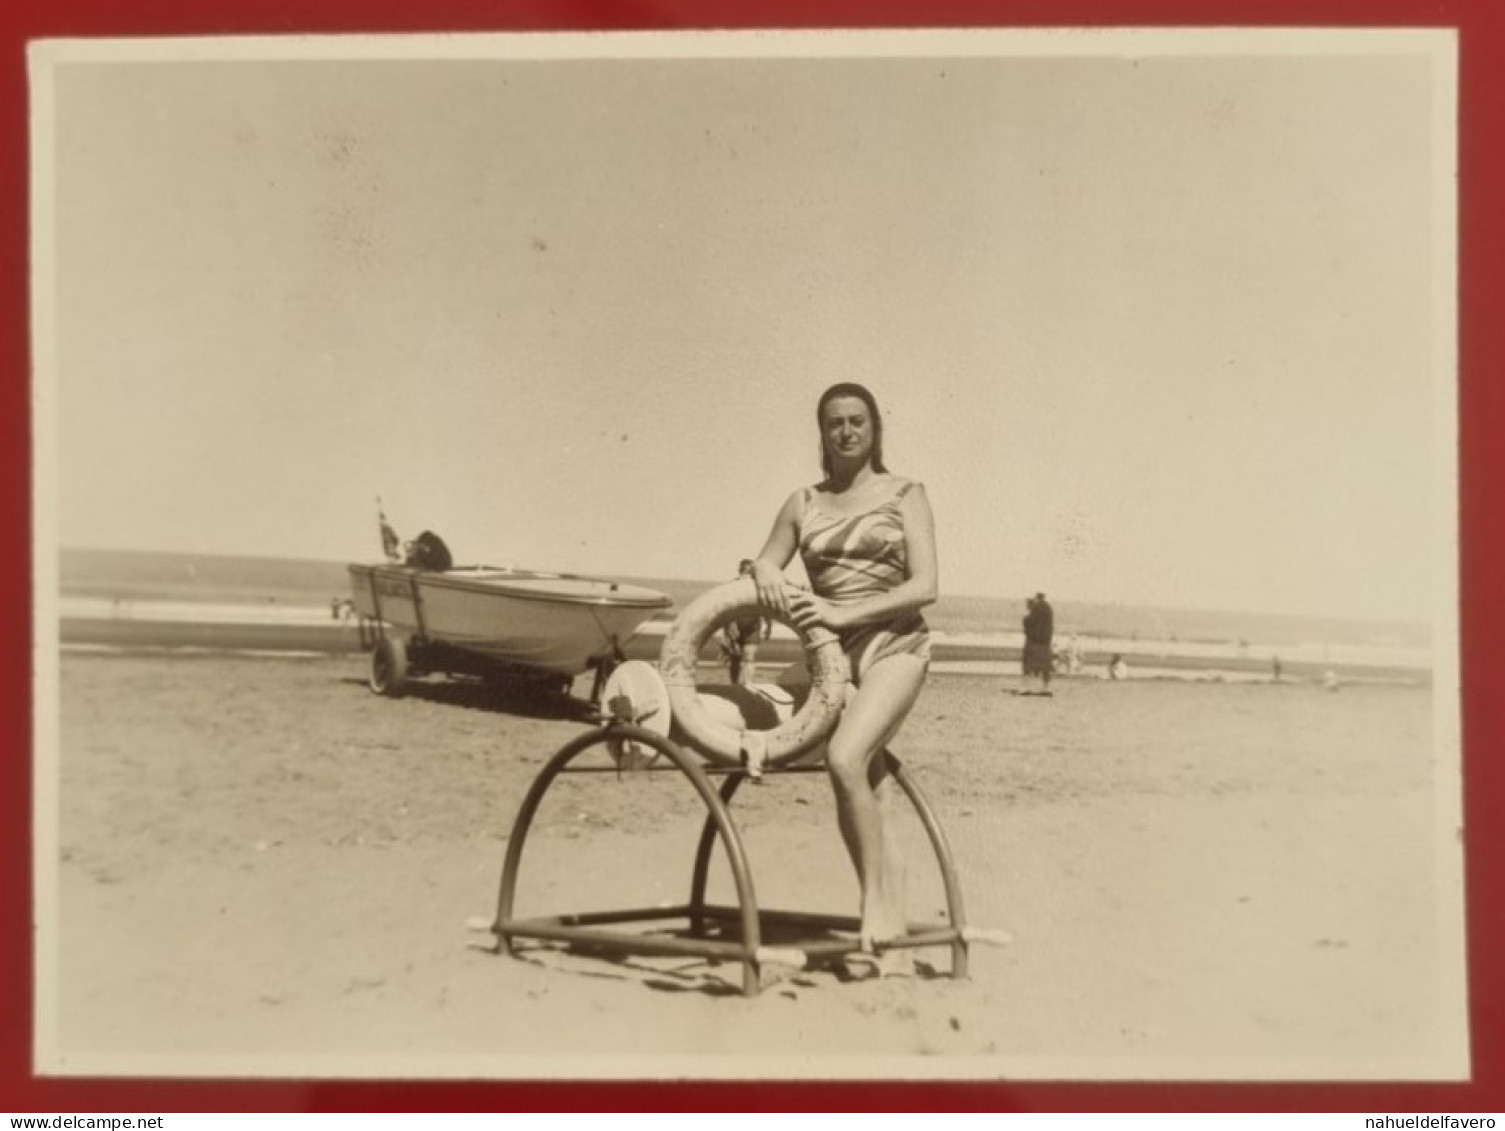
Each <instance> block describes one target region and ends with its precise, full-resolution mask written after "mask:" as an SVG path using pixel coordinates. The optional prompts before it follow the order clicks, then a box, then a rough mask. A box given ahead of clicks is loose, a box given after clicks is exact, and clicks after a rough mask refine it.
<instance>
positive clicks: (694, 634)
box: [658, 578, 850, 766]
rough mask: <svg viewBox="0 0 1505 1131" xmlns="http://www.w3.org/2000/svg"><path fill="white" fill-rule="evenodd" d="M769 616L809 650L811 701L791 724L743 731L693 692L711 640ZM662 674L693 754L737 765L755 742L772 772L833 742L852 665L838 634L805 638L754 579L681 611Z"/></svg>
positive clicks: (819, 632) (662, 655) (710, 593)
mask: <svg viewBox="0 0 1505 1131" xmlns="http://www.w3.org/2000/svg"><path fill="white" fill-rule="evenodd" d="M750 616H762V617H771V618H773V619H774V620H778V621H781V622H783V623H784V624H787V625H789V626H790V627H791V628H794V629H795V631H796V632H797V633H799V636H800V639H801V641H802V642H803V643H804V645H805V657H806V661H807V663H808V665H809V668H810V679H811V684H810V695H809V698H807V699H806V700H805V703H804V705H803V706H802V707H801V708H800V709H799V710H798V711H797V712H795V715H794V717H793V718H792V719H789V720H788V721H787V722H784V723H781V724H780V725H779V726H777V727H775V728H773V729H772V730H767V731H740V730H735V729H733V728H732V727H730V726H728V725H726V724H725V723H722V722H719V721H717V720H716V719H714V718H712V717H711V716H710V714H709V713H708V712H707V711H706V709H705V707H704V706H703V705H702V704H701V702H700V699H699V696H698V695H697V693H696V690H695V665H696V663H697V662H698V660H699V658H700V650H701V649H702V648H704V647H705V645H706V642H707V641H709V640H710V639H711V636H712V635H713V634H714V633H716V632H717V631H718V630H720V629H721V627H722V626H723V625H726V624H728V623H730V622H731V621H734V620H745V619H747V618H748V617H750ZM658 667H659V674H660V675H662V676H663V679H664V686H665V687H667V688H668V690H669V706H670V709H671V710H672V711H673V714H674V725H675V727H676V728H677V729H678V730H679V731H680V732H681V734H682V736H683V738H684V740H685V742H686V744H687V745H689V746H690V747H691V748H692V749H694V750H695V751H697V752H698V753H700V754H703V755H704V756H705V757H707V758H709V759H710V760H711V761H713V762H719V763H722V764H723V765H733V766H735V765H740V764H742V763H743V762H744V761H746V756H747V754H748V750H747V742H748V739H749V737H750V736H755V737H754V739H753V740H754V741H756V742H757V743H758V744H759V746H760V749H759V751H758V755H759V756H758V758H757V761H758V762H760V763H762V764H766V765H769V766H779V765H783V764H785V763H788V762H792V761H794V760H795V759H797V758H799V757H800V756H801V755H804V754H808V753H809V752H810V751H811V750H814V749H815V748H816V747H817V746H819V745H820V744H821V743H822V742H824V741H825V740H826V739H827V738H829V737H830V736H831V732H832V731H833V730H835V729H836V723H837V721H838V720H839V719H840V717H841V710H842V707H843V706H844V705H845V703H846V688H847V681H848V673H849V670H850V669H849V666H848V663H847V658H846V654H845V653H844V652H842V650H841V641H840V639H839V638H838V637H837V636H836V634H835V633H833V632H830V631H828V630H826V629H822V628H817V629H814V630H812V631H810V632H808V633H807V632H804V631H802V630H800V629H799V628H798V627H797V626H795V625H794V624H793V622H791V621H790V620H789V619H788V618H787V617H783V616H780V615H779V614H778V613H777V612H775V611H774V610H773V609H771V608H769V607H768V606H767V605H764V604H762V603H761V602H760V601H759V600H758V590H757V586H756V585H755V584H754V583H753V580H752V579H751V578H741V579H739V580H737V581H729V582H727V583H726V584H724V585H718V586H716V587H715V588H714V589H710V590H707V591H706V592H704V593H702V594H701V595H700V596H699V597H696V598H695V600H693V601H691V602H690V603H689V604H688V605H686V606H685V607H684V610H683V611H682V612H681V613H680V614H679V616H677V617H676V618H675V619H674V623H673V624H671V625H670V626H669V631H668V633H667V634H666V635H665V637H664V644H663V648H662V650H661V651H660V652H659V661H658Z"/></svg>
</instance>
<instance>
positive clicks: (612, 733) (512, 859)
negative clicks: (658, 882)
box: [492, 723, 762, 996]
mask: <svg viewBox="0 0 1505 1131" xmlns="http://www.w3.org/2000/svg"><path fill="white" fill-rule="evenodd" d="M613 738H622V739H628V740H631V741H634V742H639V743H642V744H644V745H647V746H651V747H652V748H653V749H655V750H657V751H658V752H659V753H660V754H663V755H664V756H665V757H667V758H668V759H669V761H670V762H672V763H673V764H674V767H675V768H676V769H678V770H679V771H680V772H681V773H683V774H684V775H685V776H686V777H687V778H689V779H690V783H691V784H692V785H693V786H694V787H695V792H696V793H698V794H699V795H700V799H701V802H702V803H703V804H704V805H705V806H706V809H707V810H708V816H707V818H706V821H707V824H706V827H707V828H708V829H713V830H714V833H715V834H718V835H720V837H721V840H722V843H723V844H724V845H725V848H726V858H727V863H728V864H729V865H730V866H731V870H732V879H733V882H734V883H735V884H736V888H737V903H738V907H739V910H740V915H741V921H742V943H741V946H740V947H739V948H738V951H737V953H738V954H739V955H740V957H741V960H742V991H743V993H744V994H747V995H748V996H752V995H754V994H756V993H757V992H758V990H759V989H760V988H761V977H760V973H759V969H758V957H757V955H758V950H759V948H760V947H761V946H762V937H761V933H760V929H759V918H758V899H757V894H756V892H755V891H754V889H753V881H752V872H751V871H750V870H749V868H748V866H747V853H746V852H745V851H744V849H743V847H742V839H741V837H740V836H739V835H738V833H737V829H736V826H734V825H733V824H732V820H731V814H730V812H729V811H728V810H727V807H726V803H725V801H724V800H723V799H722V797H721V796H720V795H719V794H718V793H717V791H716V789H715V788H714V787H713V786H712V785H711V782H710V779H709V778H708V777H707V776H706V774H705V771H704V770H703V769H701V767H700V764H699V762H698V761H696V759H695V758H694V757H693V756H692V755H689V754H687V753H685V751H684V750H683V749H682V748H681V747H680V746H678V745H677V744H675V743H673V742H671V741H669V740H668V739H667V738H664V737H662V736H660V735H657V734H654V733H653V732H652V731H648V730H644V729H643V728H642V727H635V726H628V725H623V724H619V723H613V724H609V725H607V726H604V727H598V728H596V729H595V730H592V731H589V732H587V733H585V734H583V735H580V736H579V737H578V738H575V739H574V740H572V741H570V742H568V743H566V744H565V745H564V746H563V747H561V748H560V750H559V751H558V753H556V754H555V755H554V756H553V757H552V758H550V759H549V760H548V762H547V763H545V764H544V767H543V769H542V770H540V771H539V773H538V776H537V777H536V778H534V779H533V784H532V786H531V787H529V789H528V793H527V795H526V796H525V797H524V798H523V803H522V806H521V807H520V808H519V809H518V813H517V818H516V820H515V821H514V822H513V826H512V837H511V839H510V840H509V841H508V844H507V855H506V859H505V861H504V862H503V865H502V879H501V889H500V892H499V893H498V896H497V912H496V921H495V922H494V923H493V924H492V931H493V933H494V934H495V935H496V936H497V939H498V942H499V948H500V949H501V950H502V951H503V952H504V953H507V954H511V953H512V940H511V936H510V934H509V932H508V926H509V924H510V923H512V921H513V920H512V908H513V903H514V900H515V897H516V894H517V875H518V870H519V868H520V866H521V862H522V855H523V845H524V842H525V841H526V839H527V836H528V830H529V828H530V827H531V825H532V822H533V818H534V816H535V815H536V813H537V811H538V807H539V804H540V803H541V802H542V800H543V796H544V794H545V793H547V792H548V789H549V787H550V786H551V785H553V783H554V780H555V779H556V778H557V777H558V776H559V774H560V773H561V772H562V771H563V770H564V768H565V766H567V765H568V764H569V763H570V762H571V761H573V760H574V759H575V758H576V757H578V756H579V755H580V754H581V753H582V752H584V751H585V750H588V749H589V748H590V747H592V746H596V745H598V744H601V743H604V742H607V741H609V740H611V739H613ZM728 796H730V791H728ZM705 836H706V834H705V833H704V832H703V833H702V839H704V838H705ZM704 855H705V857H706V859H707V861H708V860H709V857H710V848H709V846H707V847H706V848H705V850H704ZM701 905H702V906H703V905H704V902H703V892H702V904H701ZM519 926H521V924H519ZM519 933H520V934H522V935H524V936H526V935H527V933H528V932H527V931H526V930H521V931H520V932H519ZM622 948H623V949H624V950H630V949H631V941H630V939H623V940H622Z"/></svg>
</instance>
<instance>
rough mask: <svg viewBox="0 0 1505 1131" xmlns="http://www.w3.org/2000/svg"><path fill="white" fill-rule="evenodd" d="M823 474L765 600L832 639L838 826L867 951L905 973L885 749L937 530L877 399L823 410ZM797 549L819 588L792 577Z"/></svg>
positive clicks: (837, 389)
mask: <svg viewBox="0 0 1505 1131" xmlns="http://www.w3.org/2000/svg"><path fill="white" fill-rule="evenodd" d="M815 419H816V424H817V426H818V427H819V434H820V462H821V470H822V471H824V473H825V477H824V478H823V479H822V480H821V481H820V482H819V483H817V484H815V485H814V486H811V487H802V488H800V489H799V490H797V491H795V492H794V493H793V494H792V495H790V496H789V498H788V499H787V500H786V501H785V503H784V505H783V507H782V508H780V510H779V514H778V517H777V518H776V519H774V524H773V530H772V531H771V532H770V533H769V535H768V540H767V542H766V543H765V544H764V546H763V549H762V550H761V551H760V552H759V553H758V556H757V559H756V560H755V561H754V562H753V565H752V577H753V581H754V582H755V583H756V584H757V588H758V599H759V600H760V601H761V602H763V603H764V604H765V605H768V606H769V607H770V608H773V609H776V610H778V611H779V613H780V614H781V615H788V616H791V617H792V619H793V620H794V623H795V624H797V625H798V626H799V627H800V628H801V629H802V630H809V629H813V628H825V629H829V630H830V631H832V632H834V633H836V635H837V636H838V637H839V638H840V640H841V647H842V650H843V652H844V653H845V654H846V657H847V659H848V661H849V663H850V665H851V678H852V686H853V688H854V689H855V690H854V692H853V693H852V694H851V696H850V698H849V700H848V702H847V705H846V708H845V710H843V712H842V714H841V720H840V722H839V723H837V726H836V730H835V732H834V733H833V734H832V735H831V738H830V740H829V742H828V743H827V746H826V769H827V772H828V774H829V775H830V779H831V785H832V788H833V790H834V792H835V795H836V813H837V825H838V827H839V828H840V830H841V836H842V839H843V841H845V843H846V847H847V852H848V854H849V855H850V856H851V858H852V863H853V865H854V866H855V868H856V871H857V881H858V884H859V885H860V887H861V892H862V899H861V919H860V925H859V931H858V938H859V944H860V947H861V951H862V952H863V953H864V954H865V955H866V956H867V960H868V961H870V962H871V963H872V964H873V965H874V966H876V967H877V968H878V971H879V973H882V974H889V973H895V974H897V973H904V972H905V971H906V967H907V966H908V962H907V957H908V953H909V952H908V951H904V950H885V951H883V953H882V954H879V953H878V950H879V948H880V947H881V946H882V944H883V943H885V942H887V941H890V940H892V939H895V938H898V937H900V936H902V935H903V934H904V933H905V931H906V930H907V920H906V915H905V909H904V901H903V892H902V886H903V883H902V881H903V857H902V855H901V853H900V851H899V848H898V842H897V840H896V839H895V838H894V828H893V822H892V821H887V820H885V819H884V816H883V808H884V805H885V801H886V799H887V798H888V797H890V796H892V795H894V793H895V792H896V788H897V787H896V785H895V783H894V781H893V778H892V775H891V774H889V772H888V767H887V761H886V758H885V757H884V751H885V749H886V748H887V746H888V743H889V742H890V741H892V739H893V737H894V734H895V733H896V732H897V731H898V730H899V728H900V726H902V725H903V722H904V720H905V718H906V717H907V716H908V715H909V712H910V709H911V708H912V707H913V706H914V703H915V700H916V699H917V698H918V697H919V694H920V690H921V688H923V687H924V685H925V673H926V670H927V669H928V667H929V664H930V630H929V628H928V627H927V626H926V624H925V618H924V617H923V616H922V615H921V613H920V610H921V609H923V608H924V607H925V606H927V605H929V604H931V603H933V602H934V601H935V599H936V593H937V568H936V552H935V524H934V519H933V517H932V515H931V511H930V501H929V499H928V498H927V497H926V494H925V488H924V486H923V485H922V484H921V483H919V482H917V481H916V480H913V479H906V478H903V477H902V476H898V475H894V474H892V473H890V472H889V470H888V469H887V468H886V467H885V466H884V464H883V418H882V416H881V415H880V414H879V411H878V404H877V401H876V400H875V399H874V397H873V394H872V393H870V392H869V391H868V390H867V389H865V388H864V387H863V386H861V385H857V384H853V383H849V382H844V383H842V384H838V385H832V386H831V387H830V388H829V389H827V390H826V391H825V392H824V393H822V394H821V397H820V400H819V402H818V403H817V405H816V410H815ZM796 552H798V553H799V555H800V559H801V561H802V562H803V563H804V566H805V572H806V574H807V575H808V576H809V578H810V585H811V590H809V591H807V590H804V589H800V588H797V587H795V586H793V585H790V584H789V583H788V582H786V580H785V578H784V567H785V566H787V565H788V564H789V562H790V560H791V559H792V558H793V557H794V555H795V553H796Z"/></svg>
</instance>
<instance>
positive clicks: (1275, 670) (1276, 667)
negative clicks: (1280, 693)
mask: <svg viewBox="0 0 1505 1131" xmlns="http://www.w3.org/2000/svg"><path fill="white" fill-rule="evenodd" d="M1282 671H1284V669H1283V668H1282V667H1281V666H1280V657H1279V656H1272V657H1270V674H1271V675H1272V676H1274V678H1275V682H1276V683H1279V682H1280V676H1281V672H1282Z"/></svg>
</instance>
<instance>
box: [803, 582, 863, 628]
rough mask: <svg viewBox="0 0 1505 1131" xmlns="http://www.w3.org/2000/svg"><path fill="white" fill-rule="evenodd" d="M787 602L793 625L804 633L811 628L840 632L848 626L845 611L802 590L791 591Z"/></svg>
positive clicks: (848, 618) (847, 617) (848, 616)
mask: <svg viewBox="0 0 1505 1131" xmlns="http://www.w3.org/2000/svg"><path fill="white" fill-rule="evenodd" d="M788 600H789V612H790V615H791V617H792V618H793V620H794V623H795V624H796V625H798V626H799V627H800V629H801V630H803V631H805V632H809V631H810V629H812V628H829V629H830V630H831V631H832V632H840V631H841V630H842V629H843V628H846V627H847V626H848V624H849V621H850V614H849V613H848V611H847V610H846V609H844V608H842V606H840V605H835V604H832V603H831V602H830V601H827V600H826V599H825V598H824V597H817V596H816V595H815V594H814V593H810V592H807V591H806V590H804V589H793V590H791V591H790V593H789V598H788Z"/></svg>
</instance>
